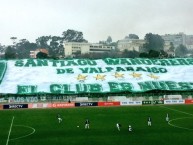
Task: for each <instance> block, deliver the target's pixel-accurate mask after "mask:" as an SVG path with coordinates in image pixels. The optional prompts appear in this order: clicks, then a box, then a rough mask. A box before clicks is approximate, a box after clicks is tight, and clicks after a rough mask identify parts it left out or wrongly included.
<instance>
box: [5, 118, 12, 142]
mask: <svg viewBox="0 0 193 145" xmlns="http://www.w3.org/2000/svg"><path fill="white" fill-rule="evenodd" d="M13 120H14V116H13V118H12V121H11V125H10V129H9V133H8V137H7V142H6V145H8V143H9V137H10V134H11V129H12V126H13Z"/></svg>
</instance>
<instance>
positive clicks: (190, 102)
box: [185, 99, 193, 104]
mask: <svg viewBox="0 0 193 145" xmlns="http://www.w3.org/2000/svg"><path fill="white" fill-rule="evenodd" d="M185 104H193V99H186V100H185Z"/></svg>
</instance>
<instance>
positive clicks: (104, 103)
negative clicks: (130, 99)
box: [98, 102, 120, 106]
mask: <svg viewBox="0 0 193 145" xmlns="http://www.w3.org/2000/svg"><path fill="white" fill-rule="evenodd" d="M98 106H120V102H98Z"/></svg>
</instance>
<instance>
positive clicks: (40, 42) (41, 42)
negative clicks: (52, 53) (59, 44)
mask: <svg viewBox="0 0 193 145" xmlns="http://www.w3.org/2000/svg"><path fill="white" fill-rule="evenodd" d="M50 41H51V36H41V37H38V38H37V39H36V44H37V46H38V47H39V48H49V42H50Z"/></svg>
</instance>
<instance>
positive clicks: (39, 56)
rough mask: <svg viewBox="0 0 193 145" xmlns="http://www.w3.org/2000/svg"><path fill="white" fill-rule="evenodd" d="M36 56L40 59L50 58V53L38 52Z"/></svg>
mask: <svg viewBox="0 0 193 145" xmlns="http://www.w3.org/2000/svg"><path fill="white" fill-rule="evenodd" d="M36 58H38V59H46V58H48V55H47V54H46V53H43V52H41V51H40V52H38V53H37V54H36Z"/></svg>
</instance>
